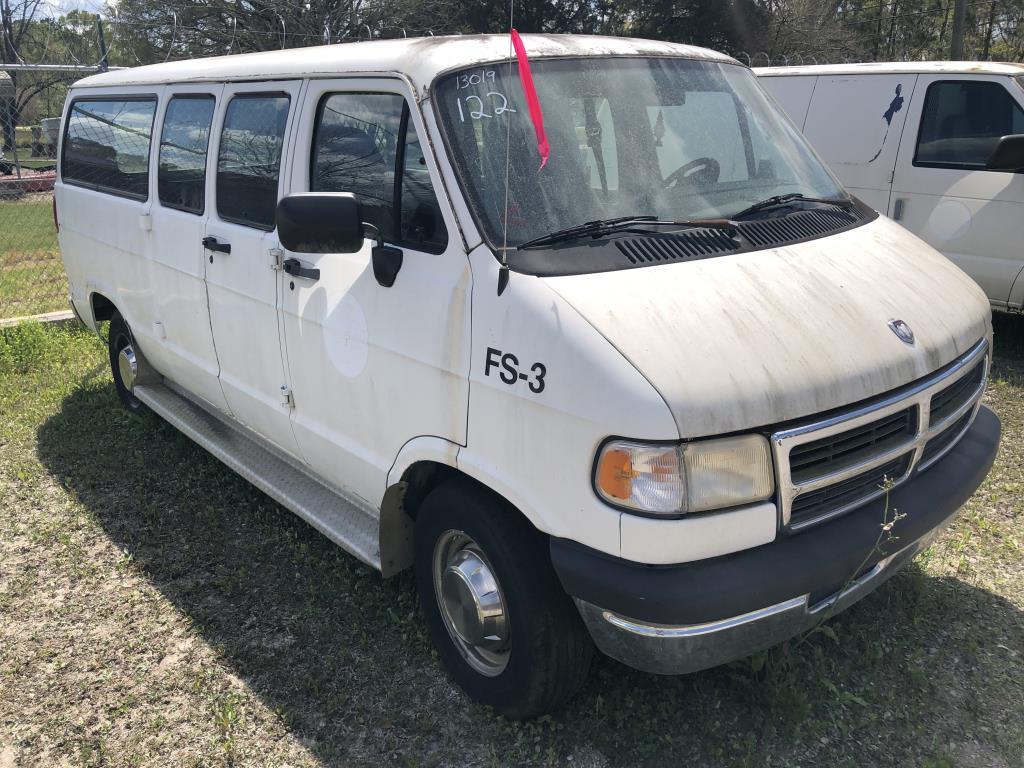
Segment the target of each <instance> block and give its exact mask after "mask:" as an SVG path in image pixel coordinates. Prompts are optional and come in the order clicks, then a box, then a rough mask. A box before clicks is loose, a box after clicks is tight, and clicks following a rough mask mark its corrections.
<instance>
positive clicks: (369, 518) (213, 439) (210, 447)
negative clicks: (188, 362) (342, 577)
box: [132, 384, 381, 570]
mask: <svg viewBox="0 0 1024 768" xmlns="http://www.w3.org/2000/svg"><path fill="white" fill-rule="evenodd" d="M132 394H134V395H135V396H136V397H137V398H138V399H139V400H141V401H142V402H143V403H145V404H146V405H148V406H149V407H150V408H151V409H152V410H153V411H154V412H155V413H157V414H158V415H159V416H160V417H161V418H163V419H164V420H165V421H167V422H169V423H170V424H172V425H173V426H174V427H176V428H177V429H178V430H180V431H181V432H183V433H184V434H185V435H186V436H188V437H189V438H191V439H192V440H194V441H195V442H196V443H198V444H199V445H201V446H202V447H203V448H205V449H206V450H207V451H209V452H210V453H212V454H213V455H214V456H215V457H216V458H218V459H220V460H221V461H222V462H224V463H225V464H227V465H228V466H229V467H231V469H233V470H234V471H235V472H237V473H238V474H240V475H241V476H242V477H244V478H245V479H246V480H248V481H249V482H250V483H252V484H253V485H255V486H256V487H257V488H259V489H260V490H261V491H263V492H264V493H265V494H267V495H268V496H270V498H272V499H274V501H276V502H278V503H279V504H280V505H281V506H283V507H286V508H288V509H290V510H291V511H292V512H294V513H295V514H296V515H298V516H299V517H301V518H302V519H303V520H305V521H306V522H307V523H309V524H310V525H312V526H313V527H314V528H316V529H317V530H318V531H320V532H321V533H322V534H323V535H324V536H326V537H327V538H329V539H330V540H331V541H333V542H334V543H335V544H337V545H338V546H340V547H341V548H342V549H344V550H345V551H347V552H349V553H350V554H352V555H355V556H356V557H357V558H359V559H360V560H362V561H363V562H364V563H366V564H367V565H371V566H373V567H374V568H376V569H377V570H380V568H381V565H380V545H379V527H380V526H379V521H378V519H377V517H376V515H374V514H373V512H371V511H370V510H367V509H363V508H361V507H359V506H357V505H356V504H354V503H352V502H351V501H350V500H348V499H346V498H344V497H343V496H341V495H340V494H338V493H337V492H335V491H334V490H332V489H331V488H328V487H327V486H326V485H324V484H323V483H321V482H320V481H318V480H316V479H315V478H313V477H312V476H311V475H310V474H308V473H307V471H306V470H305V469H303V468H302V466H301V465H300V464H299V462H298V461H296V460H294V459H291V458H290V457H287V456H285V455H283V454H282V453H281V452H280V451H278V450H277V449H275V448H273V447H272V446H270V445H268V444H266V443H265V441H264V440H263V439H262V438H261V437H259V436H258V435H256V434H255V433H253V432H251V431H249V430H247V429H246V428H245V427H242V426H241V425H238V424H234V423H232V422H231V421H230V420H229V419H228V417H226V416H222V415H219V414H217V413H214V412H213V411H211V410H208V409H206V408H204V407H203V406H201V405H199V404H198V403H196V402H195V401H193V400H192V399H191V398H189V397H186V396H185V395H183V394H179V393H178V391H177V390H176V389H171V387H169V386H166V385H163V384H146V385H141V384H136V386H135V388H134V389H133V390H132Z"/></svg>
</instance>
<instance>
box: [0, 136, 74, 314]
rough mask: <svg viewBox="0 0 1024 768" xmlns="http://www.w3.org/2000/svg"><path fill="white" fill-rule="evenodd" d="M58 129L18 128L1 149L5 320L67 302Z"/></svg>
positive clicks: (0, 276)
mask: <svg viewBox="0 0 1024 768" xmlns="http://www.w3.org/2000/svg"><path fill="white" fill-rule="evenodd" d="M45 128H50V129H51V131H52V132H53V133H52V134H51V135H47V132H46V130H45ZM55 130H56V126H49V125H47V126H45V127H44V126H36V127H35V128H34V129H33V128H30V127H27V128H17V129H16V131H15V141H14V145H13V146H12V147H11V146H9V145H8V147H7V148H6V150H5V151H4V152H3V153H2V154H0V322H3V321H9V319H12V318H16V317H25V316H31V315H35V314H42V313H45V312H53V311H58V310H63V309H67V308H68V299H67V297H68V281H67V278H66V276H65V271H63V265H62V263H61V262H60V253H59V251H58V249H57V236H56V228H55V226H54V224H53V179H54V176H55V170H54V166H55V160H54V157H53V154H54V151H53V147H54V146H55Z"/></svg>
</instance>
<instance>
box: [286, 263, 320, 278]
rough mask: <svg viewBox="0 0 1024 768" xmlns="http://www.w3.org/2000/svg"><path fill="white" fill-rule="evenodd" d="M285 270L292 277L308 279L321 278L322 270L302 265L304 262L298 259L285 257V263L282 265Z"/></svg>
mask: <svg viewBox="0 0 1024 768" xmlns="http://www.w3.org/2000/svg"><path fill="white" fill-rule="evenodd" d="M281 266H282V267H283V268H284V271H285V272H287V273H288V274H289V275H291V276H292V277H304V278H306V279H307V280H319V279H320V270H319V269H313V268H312V267H304V266H302V262H301V261H299V260H298V259H285V260H284V264H282V265H281Z"/></svg>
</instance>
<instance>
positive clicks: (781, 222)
mask: <svg viewBox="0 0 1024 768" xmlns="http://www.w3.org/2000/svg"><path fill="white" fill-rule="evenodd" d="M859 220H860V219H859V217H858V216H857V214H856V212H854V211H844V210H842V209H841V208H822V209H815V210H811V211H800V212H798V213H791V214H790V215H789V216H783V217H781V218H772V219H756V220H754V221H744V222H740V224H739V231H740V234H741V235H742V236H743V239H744V240H746V241H747V242H749V243H750V244H751V245H756V246H758V247H759V248H768V247H771V246H774V245H785V244H786V243H793V242H796V241H798V240H807V239H809V238H812V237H821V236H822V235H826V234H829V233H830V232H835V231H836V230H837V229H842V228H843V227H848V226H850V225H851V224H856V223H857V222H858V221H859Z"/></svg>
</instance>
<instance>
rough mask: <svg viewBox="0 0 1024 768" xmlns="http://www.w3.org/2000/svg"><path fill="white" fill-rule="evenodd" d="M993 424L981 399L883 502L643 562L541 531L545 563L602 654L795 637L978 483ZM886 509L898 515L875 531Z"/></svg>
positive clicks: (663, 666) (703, 661) (929, 533)
mask: <svg viewBox="0 0 1024 768" xmlns="http://www.w3.org/2000/svg"><path fill="white" fill-rule="evenodd" d="M999 433H1000V425H999V419H998V418H997V417H996V415H995V414H994V413H992V411H990V410H988V409H987V408H984V407H982V408H981V409H980V410H979V412H978V416H977V418H976V419H975V421H974V424H973V425H972V426H971V428H970V429H969V430H968V431H967V432H966V433H965V434H964V436H963V437H962V438H961V439H960V441H959V442H958V443H957V445H956V446H955V447H954V448H953V449H952V450H951V451H950V452H949V453H948V454H947V455H946V456H945V457H944V458H942V459H941V460H940V461H938V462H937V463H936V464H934V465H933V466H931V467H929V468H928V470H927V471H925V472H921V473H918V474H917V475H916V476H914V477H913V478H911V479H910V480H908V481H907V482H906V483H904V484H903V485H901V486H899V487H898V488H896V489H895V490H893V491H891V492H890V494H889V496H888V499H887V500H886V499H885V498H882V499H878V500H876V501H874V502H871V503H869V504H865V505H864V506H863V507H861V508H860V509H857V510H854V511H852V512H850V513H848V514H846V515H844V516H843V517H841V518H838V519H836V520H832V521H830V522H828V523H825V524H822V525H820V526H818V527H816V528H812V529H808V530H806V531H803V532H800V533H798V534H791V535H781V534H780V536H779V537H778V538H776V540H775V541H773V542H772V543H770V544H765V545H763V546H760V547H755V548H753V549H748V550H745V551H742V552H737V553H734V554H730V555H724V556H722V557H717V558H712V559H709V560H703V561H697V562H693V563H686V564H683V565H676V566H648V565H642V564H639V563H634V562H630V561H626V560H621V559H619V558H614V557H610V556H608V555H606V554H604V553H600V552H596V551H594V550H591V549H588V548H586V547H583V546H581V545H579V544H576V543H575V542H572V541H569V540H566V539H552V540H551V559H552V563H553V564H554V566H555V570H556V571H557V572H558V575H559V578H560V579H561V581H562V585H563V586H564V587H565V589H566V591H567V592H568V593H569V594H570V595H571V596H572V597H573V599H574V600H575V601H576V604H577V606H578V607H579V610H580V615H581V616H582V617H583V620H584V621H585V622H586V624H587V628H588V629H589V631H590V633H591V636H592V637H593V638H594V641H595V643H596V644H597V646H598V648H600V649H601V650H602V651H603V652H604V653H606V654H607V655H609V656H611V657H613V658H615V659H618V660H619V661H622V662H623V663H625V664H628V665H629V666H632V667H636V668H637V669H642V670H645V671H648V672H655V673H659V674H683V673H687V672H696V671H698V670H701V669H707V668H709V667H713V666H716V665H718V664H723V663H725V662H728V661H732V660H733V659H738V658H741V657H743V656H747V655H750V654H751V653H756V652H757V651H760V650H763V649H765V648H768V647H770V646H772V645H775V644H777V643H779V642H782V641H783V640H786V639H788V638H790V637H793V636H795V635H798V634H800V633H801V632H804V631H806V630H808V629H810V628H811V627H813V626H814V625H815V624H817V623H818V622H819V621H821V620H823V619H824V618H826V617H828V616H830V615H832V614H834V613H836V612H838V611H841V610H843V609H845V608H847V607H849V606H850V605H852V604H853V603H855V602H857V601H858V600H859V599H861V598H862V597H864V596H865V595H867V594H868V593H870V592H871V591H872V590H874V589H875V588H877V587H878V586H879V585H881V584H882V583H884V582H885V581H886V580H887V579H888V578H889V577H890V576H892V575H893V574H894V573H896V572H897V571H898V570H899V568H900V567H901V566H903V565H905V564H906V563H908V562H909V561H910V560H911V559H913V557H914V556H915V555H916V554H917V553H918V552H920V551H921V550H923V549H924V548H926V547H927V546H928V545H929V544H930V543H931V541H932V540H933V539H934V538H935V536H936V534H937V533H938V532H939V531H940V530H941V529H942V528H943V527H944V526H945V525H947V524H948V523H949V522H950V521H951V520H952V518H953V517H954V516H955V515H956V512H957V511H958V510H959V509H960V507H961V506H962V505H963V504H964V502H966V501H967V499H969V498H970V496H971V495H972V494H973V493H974V491H975V490H976V489H977V488H978V486H979V485H981V483H982V481H983V480H984V479H985V476H986V475H987V474H988V471H989V469H990V468H991V466H992V463H993V461H995V456H996V450H997V449H998V446H999ZM897 512H898V513H900V514H901V515H903V517H901V518H900V519H899V520H898V521H897V522H896V523H895V525H894V527H893V529H892V531H891V535H889V536H882V537H881V539H880V534H881V529H880V526H881V525H882V524H883V523H884V522H886V521H889V520H892V519H893V516H894V514H895V513H897Z"/></svg>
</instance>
